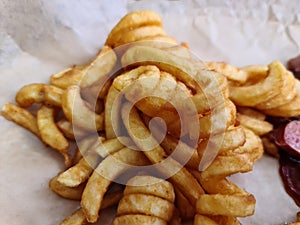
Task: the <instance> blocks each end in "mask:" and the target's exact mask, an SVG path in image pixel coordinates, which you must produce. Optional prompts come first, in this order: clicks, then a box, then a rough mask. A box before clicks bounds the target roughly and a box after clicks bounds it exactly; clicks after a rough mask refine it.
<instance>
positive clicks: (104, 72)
mask: <svg viewBox="0 0 300 225" xmlns="http://www.w3.org/2000/svg"><path fill="white" fill-rule="evenodd" d="M116 63H117V56H116V54H115V52H114V51H113V50H112V49H111V48H110V47H109V46H106V45H104V46H103V47H102V49H101V50H100V52H99V53H98V54H97V55H96V57H95V58H94V59H93V60H92V61H91V62H90V63H89V64H88V65H86V66H85V68H84V73H83V74H82V79H81V80H80V83H79V86H80V87H81V88H85V87H89V86H91V85H93V84H95V83H96V82H99V85H98V87H99V88H98V90H99V91H100V90H101V87H102V86H103V85H104V84H105V82H106V80H107V79H108V77H109V76H108V75H109V73H110V72H111V71H112V70H113V68H114V66H115V65H116Z"/></svg>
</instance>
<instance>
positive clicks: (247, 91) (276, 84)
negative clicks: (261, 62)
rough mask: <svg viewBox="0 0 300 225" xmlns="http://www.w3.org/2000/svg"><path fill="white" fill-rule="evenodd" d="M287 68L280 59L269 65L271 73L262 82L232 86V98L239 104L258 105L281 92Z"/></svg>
mask: <svg viewBox="0 0 300 225" xmlns="http://www.w3.org/2000/svg"><path fill="white" fill-rule="evenodd" d="M284 74H285V68H284V66H283V65H282V64H281V63H280V62H279V61H274V62H272V63H271V64H270V65H269V74H268V76H267V77H266V79H264V80H263V81H261V82H258V83H256V84H253V85H249V86H230V98H231V100H232V101H233V102H234V103H236V104H237V105H239V106H256V105H257V104H259V103H261V102H266V101H268V100H269V99H272V98H273V97H275V96H276V95H278V94H279V93H280V92H281V88H282V84H283V76H284Z"/></svg>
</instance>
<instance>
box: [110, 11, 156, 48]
mask: <svg viewBox="0 0 300 225" xmlns="http://www.w3.org/2000/svg"><path fill="white" fill-rule="evenodd" d="M161 25H162V21H161V18H160V16H159V15H158V14H156V13H155V12H152V11H147V10H143V11H138V12H131V13H129V14H127V15H126V16H124V17H123V18H122V19H121V20H120V21H119V23H118V24H117V25H116V26H115V27H114V28H113V29H112V30H111V32H110V33H109V35H108V37H107V39H106V44H107V45H109V46H111V47H117V46H119V45H121V44H126V43H127V42H126V41H125V42H124V41H123V42H121V41H120V38H121V36H122V34H123V35H124V34H126V33H127V34H128V32H129V31H132V30H136V29H138V28H140V27H148V26H158V27H160V26H161ZM130 34H131V35H132V33H130ZM148 36H156V35H155V34H154V33H152V34H150V35H149V34H148V35H144V37H148Z"/></svg>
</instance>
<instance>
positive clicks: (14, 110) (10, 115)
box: [1, 103, 40, 137]
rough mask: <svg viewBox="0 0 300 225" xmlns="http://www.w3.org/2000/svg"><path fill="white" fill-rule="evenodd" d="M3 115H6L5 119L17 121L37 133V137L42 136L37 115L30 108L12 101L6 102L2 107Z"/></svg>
mask: <svg viewBox="0 0 300 225" xmlns="http://www.w3.org/2000/svg"><path fill="white" fill-rule="evenodd" d="M1 115H2V116H3V117H5V119H7V120H10V121H13V122H15V123H16V124H18V125H20V126H22V127H24V128H25V129H27V130H29V131H30V132H32V133H33V134H35V135H36V136H37V137H40V131H39V129H38V126H37V120H36V117H35V116H34V115H33V114H32V113H31V112H29V111H28V110H26V109H23V108H21V107H19V106H16V105H14V104H11V103H6V104H5V105H4V106H3V107H2V110H1Z"/></svg>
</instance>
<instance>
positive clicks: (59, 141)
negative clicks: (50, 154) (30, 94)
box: [37, 105, 72, 167]
mask: <svg viewBox="0 0 300 225" xmlns="http://www.w3.org/2000/svg"><path fill="white" fill-rule="evenodd" d="M54 117H55V109H54V108H52V107H49V106H45V105H43V106H41V108H40V109H39V110H38V112H37V125H38V129H39V132H40V136H41V139H42V140H43V142H44V143H46V144H47V145H49V146H50V147H52V148H53V149H55V150H57V151H58V152H59V153H61V154H62V155H63V156H64V158H65V164H66V166H67V167H69V166H71V164H72V160H71V158H70V155H69V154H68V153H67V151H68V149H69V142H68V140H67V139H66V138H65V137H64V135H63V134H62V132H61V131H60V130H59V129H58V127H57V126H56V124H55V121H54Z"/></svg>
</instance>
